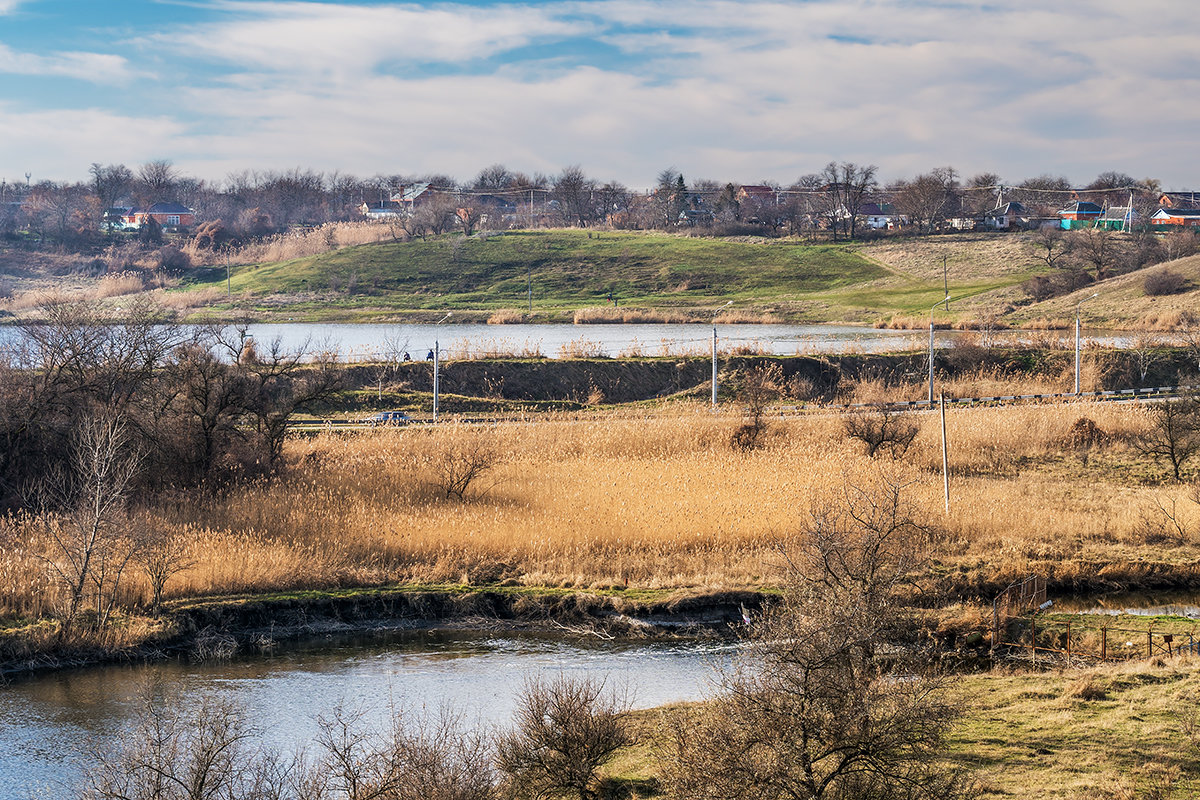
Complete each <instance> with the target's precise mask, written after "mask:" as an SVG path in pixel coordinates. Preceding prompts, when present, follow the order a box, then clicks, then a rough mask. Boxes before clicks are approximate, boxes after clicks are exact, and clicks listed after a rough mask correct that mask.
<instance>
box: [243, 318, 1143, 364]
mask: <svg viewBox="0 0 1200 800" xmlns="http://www.w3.org/2000/svg"><path fill="white" fill-rule="evenodd" d="M714 329H715V331H716V334H717V349H718V351H719V352H722V353H730V352H736V351H738V350H739V349H746V350H749V351H753V352H756V353H771V354H774V355H812V354H823V353H829V354H832V353H887V352H902V351H916V352H927V351H928V348H929V332H928V330H924V331H893V330H881V329H876V328H865V327H861V326H855V325H716V326H713V325H697V324H674V325H667V324H656V325H565V324H554V325H482V324H472V325H457V324H449V323H447V324H444V325H436V326H435V325H386V324H316V323H314V324H308V323H280V324H261V325H251V326H250V328H249V329H248V333H249V334H250V335H252V336H253V337H254V338H255V340H256V341H257V342H258V343H259V344H260V346H261V345H263V344H265V343H268V342H271V341H274V340H278V341H279V342H280V343H281V344H282V345H283V346H284V347H285V348H288V349H296V348H299V347H304V348H305V349H307V350H316V349H320V350H329V351H332V352H336V353H338V354H340V355H341V356H342V357H343V358H346V359H348V360H351V361H354V360H361V359H370V358H372V357H377V356H379V355H380V354H383V353H385V352H386V351H387V350H388V349H392V348H398V349H399V350H401V351H407V352H408V353H409V354H410V355H411V357H412V358H414V359H418V360H419V359H421V358H423V357H425V355H426V354H427V353H429V351H431V350H432V349H433V347H434V343H435V342H437V343H438V345H439V347H440V348H441V350H442V352H443V354H444V355H445V356H446V357H447V358H452V359H453V358H468V357H473V356H479V355H486V354H496V355H501V356H503V355H514V356H544V357H546V358H562V357H567V356H571V355H580V354H590V355H599V356H606V357H620V356H672V355H707V354H708V353H711V352H712V340H713V331H714ZM975 335H976V334H974V333H971V332H966V331H950V330H945V331H936V332H935V337H934V339H935V341H934V347H936V348H939V349H941V348H946V347H950V346H951V345H952V344H953V343H954V342H955V341H957V340H959V339H961V338H963V337H964V336H975ZM1128 337H1129V334H1127V333H1121V332H1117V331H1097V330H1093V331H1085V332H1084V342H1085V343H1087V342H1092V343H1096V344H1099V345H1101V346H1104V347H1124V346H1127V344H1128ZM989 338H990V339H991V341H992V342H993V343H994V344H996V345H997V346H1004V345H1013V344H1022V343H1024V344H1028V343H1030V342H1032V341H1036V342H1038V343H1039V346H1042V345H1044V344H1045V343H1046V342H1047V341H1051V342H1055V343H1056V346H1058V347H1060V348H1063V349H1067V348H1073V347H1074V334H1073V333H1072V332H1068V331H1051V332H1044V331H1035V332H1031V331H999V332H995V333H991V334H989Z"/></svg>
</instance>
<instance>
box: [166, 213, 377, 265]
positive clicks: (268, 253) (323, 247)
mask: <svg viewBox="0 0 1200 800" xmlns="http://www.w3.org/2000/svg"><path fill="white" fill-rule="evenodd" d="M392 238H393V237H392V229H391V227H390V226H389V225H388V224H387V223H386V222H378V221H365V220H364V221H362V222H330V223H327V224H325V225H318V226H317V227H315V228H296V229H293V230H290V231H287V232H286V233H280V234H276V235H275V236H268V237H266V238H264V239H260V240H258V241H254V242H250V243H249V244H246V245H243V246H241V247H237V248H234V249H233V250H231V251H230V252H229V253H228V254H226V253H225V252H223V251H213V250H206V249H200V248H197V247H196V246H195V243H194V242H189V243H188V244H187V245H185V246H184V248H183V251H184V252H185V253H187V254H188V256H189V257H191V259H192V263H194V264H198V265H204V266H213V265H217V264H224V263H225V259H226V255H228V258H229V259H230V260H232V261H233V263H235V264H260V263H264V262H275V261H289V260H291V259H294V258H304V257H306V256H315V255H320V254H321V253H327V252H329V251H330V250H337V249H340V248H343V247H353V246H355V245H360V244H373V243H375V242H384V241H390V240H392Z"/></svg>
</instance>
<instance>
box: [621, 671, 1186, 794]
mask: <svg viewBox="0 0 1200 800" xmlns="http://www.w3.org/2000/svg"><path fill="white" fill-rule="evenodd" d="M1085 688H1086V689H1090V690H1091V691H1092V692H1093V693H1094V694H1091V695H1090V696H1091V697H1093V698H1095V699H1085V697H1087V696H1089V695H1087V694H1086V693H1085V692H1083V691H1081V690H1083V689H1085ZM1198 690H1200V676H1198V675H1197V672H1196V669H1195V662H1194V661H1193V662H1190V663H1189V662H1186V661H1180V662H1171V663H1168V664H1165V665H1161V666H1156V665H1154V664H1150V663H1147V662H1137V663H1131V664H1128V665H1119V666H1110V667H1101V668H1097V669H1090V670H1070V671H1051V672H1040V673H1027V672H1021V673H1011V674H1010V673H1005V672H1002V671H994V672H989V673H982V674H977V675H968V676H966V677H964V678H963V679H962V680H961V681H960V682H959V683H958V684H957V686H956V687H955V689H954V692H955V694H956V696H957V697H958V698H960V701H959V703H958V705H959V707H960V708H961V709H962V712H963V715H962V717H961V718H960V719H959V720H958V722H957V723H956V724H955V726H954V728H953V729H952V731H951V734H950V737H949V742H948V744H949V748H950V758H951V761H952V762H953V763H955V764H956V765H958V766H961V767H963V768H966V769H969V770H971V771H972V773H973V774H974V776H975V777H976V779H977V781H978V782H979V788H980V790H981V792H980V798H981V800H1000V799H1001V798H1021V800H1050V799H1051V798H1061V799H1062V800H1119V799H1120V800H1129V799H1130V798H1150V797H1195V796H1196V794H1195V792H1197V791H1200V741H1198V740H1197V739H1196V738H1195V729H1194V728H1188V724H1189V721H1191V723H1192V724H1194V723H1195V721H1196V719H1197V712H1196V707H1195V701H1194V697H1195V695H1196V692H1197V691H1198ZM1081 694H1082V695H1084V696H1080V695H1081ZM663 715H664V711H663V710H660V709H653V710H650V711H642V712H636V713H635V714H634V715H633V720H634V725H635V729H636V730H637V731H638V732H639V733H640V734H641V735H642V738H641V740H640V743H639V746H638V747H636V748H635V749H633V750H632V751H630V752H628V753H626V754H625V755H623V756H622V758H621V759H619V760H618V761H617V762H616V763H614V764H613V765H611V767H609V769H608V772H609V774H612V775H615V776H620V778H622V779H624V780H625V781H627V782H629V783H630V784H633V785H634V786H637V785H642V786H647V785H648V786H654V785H655V778H656V777H657V775H658V769H657V765H656V764H655V750H656V747H657V746H661V744H662V743H664V740H665V736H666V730H665V728H664V718H663ZM1189 731H1190V732H1189ZM1168 785H1171V786H1172V788H1173V789H1174V791H1175V794H1169V793H1166V792H1165V791H1164V790H1165V789H1166V787H1167V786H1168ZM1155 790H1158V791H1163V792H1164V793H1162V794H1155V793H1154V791H1155Z"/></svg>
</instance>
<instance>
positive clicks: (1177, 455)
mask: <svg viewBox="0 0 1200 800" xmlns="http://www.w3.org/2000/svg"><path fill="white" fill-rule="evenodd" d="M1148 413H1149V414H1150V422H1151V424H1150V429H1149V430H1148V431H1147V432H1146V433H1145V435H1144V436H1143V437H1142V438H1140V439H1134V440H1133V446H1134V447H1135V448H1137V449H1138V451H1139V452H1141V453H1143V454H1144V455H1148V456H1152V457H1154V458H1159V459H1163V460H1165V461H1166V462H1167V463H1169V464H1170V465H1171V472H1172V474H1173V475H1174V477H1175V480H1177V481H1179V480H1183V477H1182V470H1183V467H1184V466H1185V465H1186V464H1187V462H1188V461H1190V460H1191V458H1192V456H1194V455H1195V454H1196V453H1197V452H1200V399H1198V398H1197V396H1196V395H1195V394H1189V395H1186V396H1184V397H1178V398H1172V399H1169V400H1164V401H1162V402H1160V403H1154V404H1152V405H1150V406H1149V407H1148Z"/></svg>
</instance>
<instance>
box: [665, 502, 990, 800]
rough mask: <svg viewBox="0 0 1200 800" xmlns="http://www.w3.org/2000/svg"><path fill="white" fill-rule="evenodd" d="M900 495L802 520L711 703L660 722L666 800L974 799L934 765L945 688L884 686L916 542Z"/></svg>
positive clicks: (919, 543) (928, 677)
mask: <svg viewBox="0 0 1200 800" xmlns="http://www.w3.org/2000/svg"><path fill="white" fill-rule="evenodd" d="M901 489H902V487H901V486H900V485H899V484H896V483H892V482H889V481H887V480H881V481H880V483H879V485H878V486H874V487H871V488H862V487H854V486H848V487H847V489H846V498H845V505H844V506H843V507H841V508H836V509H830V508H819V509H816V510H814V512H813V513H812V514H811V515H810V518H809V520H808V523H807V525H806V526H805V531H804V533H805V534H806V535H805V537H804V541H805V544H804V545H803V546H802V547H801V548H800V549H799V550H798V551H795V552H791V553H788V554H787V555H788V569H787V582H786V584H785V591H784V594H783V597H782V598H781V600H780V602H779V603H777V604H776V605H775V606H773V607H772V608H770V609H768V610H767V611H766V612H764V614H763V615H762V617H761V618H760V619H758V620H757V621H756V622H755V624H754V626H753V628H752V631H751V633H750V636H749V638H750V641H749V647H748V649H747V651H746V655H745V656H744V657H743V658H742V660H741V662H740V663H739V665H738V666H737V667H736V668H734V669H733V670H730V671H729V672H727V673H726V674H725V675H724V676H723V678H722V691H721V693H720V694H719V695H718V696H717V697H716V698H715V699H714V701H713V702H711V703H710V704H708V706H707V707H706V708H705V709H704V710H703V711H688V710H685V711H681V712H678V713H676V715H675V716H674V718H673V720H672V724H671V727H670V733H671V736H670V740H669V742H668V744H667V745H666V748H665V753H664V755H665V762H666V763H665V766H664V770H665V776H666V779H667V784H668V787H669V790H670V793H671V795H672V796H673V797H677V798H689V800H697V799H699V800H709V799H711V800H716V799H717V798H729V797H739V798H754V799H755V800H757V799H758V798H762V799H763V800H766V798H779V797H789V798H804V799H805V800H820V798H840V797H854V798H867V797H905V798H913V799H915V798H929V799H931V800H932V799H933V798H938V799H939V800H941V799H944V798H961V797H970V796H972V794H973V788H972V786H971V784H970V783H969V782H968V781H967V779H966V777H965V776H964V775H963V774H962V773H960V772H957V771H955V770H953V769H950V768H947V767H946V766H944V762H943V761H942V760H941V756H942V754H943V753H944V736H945V734H946V732H947V730H948V728H949V726H950V724H951V722H952V721H953V720H954V718H955V715H956V711H955V708H954V706H953V704H952V702H951V698H950V697H949V696H948V695H947V693H946V689H947V688H948V686H947V683H946V680H945V679H944V678H943V677H942V676H940V675H938V674H937V673H936V672H934V671H932V670H931V669H927V668H925V667H923V666H922V665H921V664H918V663H905V665H904V667H903V673H904V674H903V676H896V675H893V674H890V673H889V671H888V665H887V659H884V658H881V657H880V655H879V652H880V646H881V645H883V644H884V643H886V642H887V641H888V640H889V638H890V636H891V634H892V633H893V632H894V631H895V630H896V623H897V619H898V615H899V614H900V608H899V606H898V605H897V602H898V600H897V592H898V590H899V589H900V588H901V585H902V584H903V582H904V581H905V580H906V578H907V577H908V576H909V575H910V574H911V573H912V571H913V570H914V569H916V568H917V567H918V566H919V565H920V563H921V561H922V552H923V548H924V541H925V530H924V528H923V526H921V525H920V524H919V523H918V522H917V521H916V520H915V519H914V518H913V517H912V516H911V515H910V512H909V511H908V509H907V506H906V504H905V503H904V502H903V501H902V498H901Z"/></svg>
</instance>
